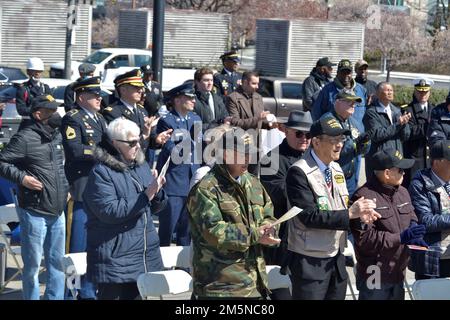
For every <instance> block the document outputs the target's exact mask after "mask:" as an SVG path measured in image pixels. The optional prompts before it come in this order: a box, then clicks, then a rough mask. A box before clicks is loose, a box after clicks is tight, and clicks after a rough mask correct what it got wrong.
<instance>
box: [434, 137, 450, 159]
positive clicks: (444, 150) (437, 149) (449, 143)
mask: <svg viewBox="0 0 450 320" xmlns="http://www.w3.org/2000/svg"><path fill="white" fill-rule="evenodd" d="M430 156H431V158H432V159H446V160H450V140H439V141H437V142H435V143H434V144H433V146H432V147H431V150H430Z"/></svg>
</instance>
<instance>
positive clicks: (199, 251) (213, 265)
mask: <svg viewBox="0 0 450 320" xmlns="http://www.w3.org/2000/svg"><path fill="white" fill-rule="evenodd" d="M238 130H240V132H241V133H242V132H243V131H242V130H241V129H238ZM238 130H231V131H230V132H228V133H227V134H225V136H224V138H223V141H224V143H223V146H224V149H225V150H224V152H223V163H224V164H220V163H221V161H218V163H217V164H216V165H215V166H214V167H213V168H212V169H211V171H210V172H209V173H208V174H207V175H206V176H205V177H204V178H203V179H202V180H201V181H200V182H199V183H197V184H196V185H195V186H194V187H193V189H192V190H191V192H190V194H189V196H188V200H187V208H188V211H189V214H190V223H191V226H190V227H191V235H192V241H193V251H194V257H193V278H194V295H195V296H196V297H197V298H198V299H220V298H222V299H233V298H237V299H243V298H248V299H261V298H264V297H265V296H266V294H267V293H268V291H269V290H268V288H267V274H266V270H265V262H264V258H263V254H262V248H261V245H275V244H278V243H279V239H278V238H277V236H276V235H275V231H276V230H275V228H274V227H272V226H271V223H272V222H274V221H275V219H274V217H273V205H272V202H271V201H270V197H269V195H268V194H267V192H266V191H265V190H264V187H263V186H262V185H261V183H260V181H259V180H258V179H257V178H256V177H255V176H253V175H251V174H250V173H248V172H247V167H248V162H249V154H248V152H249V148H250V145H251V141H250V136H249V135H248V134H244V135H239V134H236V131H238ZM226 141H229V142H228V144H226ZM230 144H231V145H230ZM226 147H228V148H229V149H228V150H226ZM234 160H237V161H234Z"/></svg>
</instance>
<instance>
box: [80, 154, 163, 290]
mask: <svg viewBox="0 0 450 320" xmlns="http://www.w3.org/2000/svg"><path fill="white" fill-rule="evenodd" d="M95 157H96V159H97V160H98V161H99V163H97V164H96V165H95V166H94V168H93V169H92V171H91V173H90V175H89V180H88V183H87V186H86V189H85V191H84V193H83V201H84V207H85V210H86V213H87V216H88V221H87V223H86V227H87V275H88V277H89V279H90V280H91V281H93V282H94V283H131V282H136V280H137V277H138V276H139V275H140V274H142V273H145V272H148V271H158V270H162V269H163V265H162V260H161V253H160V250H159V237H158V233H157V232H156V229H155V226H154V225H153V220H152V216H151V214H152V212H153V213H156V212H158V211H161V210H162V209H163V208H164V206H165V205H166V203H167V197H166V195H165V193H164V191H163V190H161V191H160V192H159V193H158V194H157V195H156V196H155V198H154V199H153V200H152V201H151V202H149V201H148V197H147V195H146V194H145V192H144V191H145V189H146V188H147V186H148V185H149V184H150V183H151V182H152V181H153V179H154V178H153V176H152V174H151V170H150V167H149V165H148V164H147V162H145V161H144V162H143V163H142V164H141V165H136V166H134V167H128V166H126V165H125V164H124V163H123V162H121V161H120V160H118V156H117V155H114V156H113V155H111V154H109V153H107V152H105V151H103V150H102V149H97V150H96V151H95Z"/></svg>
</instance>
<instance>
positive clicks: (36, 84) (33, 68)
mask: <svg viewBox="0 0 450 320" xmlns="http://www.w3.org/2000/svg"><path fill="white" fill-rule="evenodd" d="M43 72H44V62H43V61H42V60H41V59H40V58H30V59H28V61H27V75H28V77H29V78H30V79H29V80H28V81H26V82H24V83H21V84H20V85H18V88H17V92H16V109H17V112H18V113H19V114H20V115H21V116H22V122H21V123H20V128H19V130H20V129H21V128H22V127H23V126H24V124H25V122H26V120H27V119H29V116H30V115H31V109H30V108H31V102H32V100H33V98H34V97H37V96H40V95H46V94H50V93H51V90H50V87H49V86H48V85H46V84H45V83H42V82H41V77H42V73H43Z"/></svg>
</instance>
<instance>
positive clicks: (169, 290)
mask: <svg viewBox="0 0 450 320" xmlns="http://www.w3.org/2000/svg"><path fill="white" fill-rule="evenodd" d="M160 250H161V256H162V261H163V266H164V268H165V269H169V270H164V271H153V272H147V273H144V274H141V275H139V277H138V279H137V286H138V290H139V293H140V295H141V297H142V299H147V298H148V297H159V298H160V299H161V300H162V299H163V295H176V294H180V293H183V292H189V291H192V277H191V275H190V274H189V273H188V272H186V271H184V270H176V269H175V268H183V269H190V268H191V254H190V251H191V250H190V247H189V246H183V247H181V246H170V247H161V248H160Z"/></svg>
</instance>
